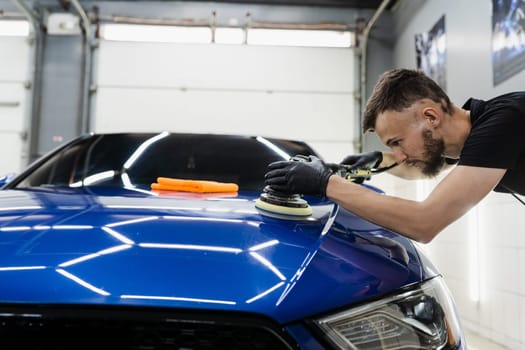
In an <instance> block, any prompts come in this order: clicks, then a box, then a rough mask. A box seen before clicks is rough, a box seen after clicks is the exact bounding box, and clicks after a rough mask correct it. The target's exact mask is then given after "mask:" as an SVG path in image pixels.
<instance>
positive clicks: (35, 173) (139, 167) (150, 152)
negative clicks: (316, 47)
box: [9, 132, 317, 191]
mask: <svg viewBox="0 0 525 350" xmlns="http://www.w3.org/2000/svg"><path fill="white" fill-rule="evenodd" d="M296 154H304V155H309V154H313V155H317V154H316V153H315V151H314V150H313V149H311V148H310V147H309V146H307V145H306V144H305V143H303V142H298V141H290V140H278V139H271V138H263V137H249V136H231V135H213V134H170V133H166V132H164V133H160V134H149V133H142V134H99V135H92V136H90V137H83V138H79V139H77V140H74V141H72V142H71V143H69V144H68V145H67V146H65V147H63V148H61V149H59V150H58V151H55V152H54V153H52V154H50V155H48V156H45V157H43V158H42V159H41V160H39V161H37V162H36V163H35V165H33V166H32V167H30V168H29V170H28V171H26V172H25V173H24V174H22V176H21V177H19V178H17V179H16V180H14V181H13V183H11V184H10V186H9V187H11V188H13V187H14V188H24V187H36V186H68V187H83V186H115V187H129V186H132V187H140V188H145V189H149V188H150V185H151V183H153V182H155V181H157V178H158V177H171V178H181V179H190V180H211V181H219V182H233V183H236V184H238V185H239V189H240V190H257V191H260V190H262V189H263V188H264V174H265V172H266V171H267V165H268V164H269V163H270V162H273V161H276V160H284V159H288V158H290V157H291V156H293V155H296Z"/></svg>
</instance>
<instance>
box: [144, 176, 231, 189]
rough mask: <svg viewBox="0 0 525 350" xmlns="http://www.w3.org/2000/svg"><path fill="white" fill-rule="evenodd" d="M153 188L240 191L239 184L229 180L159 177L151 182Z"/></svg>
mask: <svg viewBox="0 0 525 350" xmlns="http://www.w3.org/2000/svg"><path fill="white" fill-rule="evenodd" d="M151 189H153V190H160V191H179V192H199V193H218V192H237V191H239V186H238V185H237V184H234V183H227V182H217V181H205V180H185V179H175V178H170V177H158V178H157V182H156V183H152V184H151Z"/></svg>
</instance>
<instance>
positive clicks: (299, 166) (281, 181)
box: [264, 156, 333, 197]
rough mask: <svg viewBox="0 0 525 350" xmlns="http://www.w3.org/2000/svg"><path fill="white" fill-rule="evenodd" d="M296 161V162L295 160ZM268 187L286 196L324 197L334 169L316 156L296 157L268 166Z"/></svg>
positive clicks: (266, 179) (266, 176)
mask: <svg viewBox="0 0 525 350" xmlns="http://www.w3.org/2000/svg"><path fill="white" fill-rule="evenodd" d="M294 159H295V160H294ZM268 169H269V171H268V172H267V173H266V175H265V176H264V178H265V182H266V185H268V186H270V187H271V188H272V189H274V190H275V191H278V192H282V193H285V194H306V195H314V196H321V197H324V196H325V195H326V186H327V185H328V179H329V178H330V176H331V175H332V174H333V172H332V169H330V167H329V166H328V165H326V164H325V163H324V162H323V161H322V160H321V159H319V158H317V157H315V156H309V157H304V156H301V157H298V156H296V157H294V158H292V160H288V161H277V162H273V163H270V164H269V165H268Z"/></svg>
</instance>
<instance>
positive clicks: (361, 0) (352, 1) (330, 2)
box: [192, 0, 382, 9]
mask: <svg viewBox="0 0 525 350" xmlns="http://www.w3.org/2000/svg"><path fill="white" fill-rule="evenodd" d="M192 1H197V2H200V1H202V2H205V1H206V2H207V1H209V0H192ZM214 2H224V3H238V4H264V5H297V6H320V7H339V8H356V9H376V8H378V7H379V5H380V4H381V2H382V0H214Z"/></svg>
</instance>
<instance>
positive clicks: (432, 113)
mask: <svg viewBox="0 0 525 350" xmlns="http://www.w3.org/2000/svg"><path fill="white" fill-rule="evenodd" d="M441 117H442V114H441V113H439V111H438V110H437V109H436V108H434V107H430V106H427V107H424V108H423V118H424V119H425V121H426V122H427V123H428V125H429V126H430V127H431V128H436V127H438V126H439V124H440V123H441Z"/></svg>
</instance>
